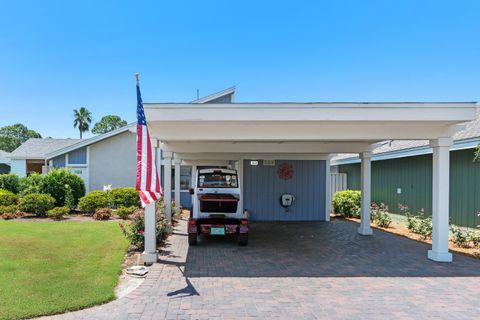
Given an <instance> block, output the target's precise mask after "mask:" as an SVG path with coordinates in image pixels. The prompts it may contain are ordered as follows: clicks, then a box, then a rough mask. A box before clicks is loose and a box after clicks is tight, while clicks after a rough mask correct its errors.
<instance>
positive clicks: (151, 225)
mask: <svg viewBox="0 0 480 320" xmlns="http://www.w3.org/2000/svg"><path fill="white" fill-rule="evenodd" d="M156 220H157V219H156V214H155V202H153V203H150V204H149V205H147V206H146V207H145V230H144V232H145V233H144V234H145V238H144V241H145V243H144V244H145V251H143V254H142V256H143V263H144V264H146V265H151V264H152V263H155V262H157V259H158V253H157V237H156V224H157V221H156Z"/></svg>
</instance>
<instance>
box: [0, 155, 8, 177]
mask: <svg viewBox="0 0 480 320" xmlns="http://www.w3.org/2000/svg"><path fill="white" fill-rule="evenodd" d="M9 156H10V153H9V152H6V151H3V150H0V174H2V173H9V172H10V158H9Z"/></svg>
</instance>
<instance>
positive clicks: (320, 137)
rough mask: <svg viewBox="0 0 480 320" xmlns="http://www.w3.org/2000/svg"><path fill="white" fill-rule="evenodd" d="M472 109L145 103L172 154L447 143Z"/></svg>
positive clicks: (153, 129)
mask: <svg viewBox="0 0 480 320" xmlns="http://www.w3.org/2000/svg"><path fill="white" fill-rule="evenodd" d="M475 110H476V103H474V102H458V103H235V104H194V103H186V104H181V103H180V104H179V103H165V104H156V103H145V113H146V117H147V121H148V124H149V128H150V133H151V136H152V138H156V139H158V140H160V141H162V142H163V143H164V147H165V148H166V149H167V150H171V151H176V152H191V153H195V152H227V153H228V152H236V153H243V152H249V153H257V152H262V153H340V152H360V151H362V150H363V151H365V147H366V146H370V145H371V144H373V143H377V142H380V141H384V140H390V139H392V140H394V139H395V140H402V139H408V140H414V139H436V138H439V137H451V136H452V135H453V133H454V132H456V131H457V130H459V129H461V128H462V126H459V125H458V124H461V123H465V122H468V121H471V120H473V119H474V118H475Z"/></svg>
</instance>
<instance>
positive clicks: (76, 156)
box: [68, 147, 87, 164]
mask: <svg viewBox="0 0 480 320" xmlns="http://www.w3.org/2000/svg"><path fill="white" fill-rule="evenodd" d="M68 163H69V164H86V163H87V148H86V147H83V148H80V149H76V150H73V151H72V152H70V153H69V154H68Z"/></svg>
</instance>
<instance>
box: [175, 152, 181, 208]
mask: <svg viewBox="0 0 480 320" xmlns="http://www.w3.org/2000/svg"><path fill="white" fill-rule="evenodd" d="M173 163H174V164H175V210H176V213H177V214H178V213H180V208H181V206H182V205H181V203H180V164H181V163H182V160H181V159H174V160H173Z"/></svg>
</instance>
